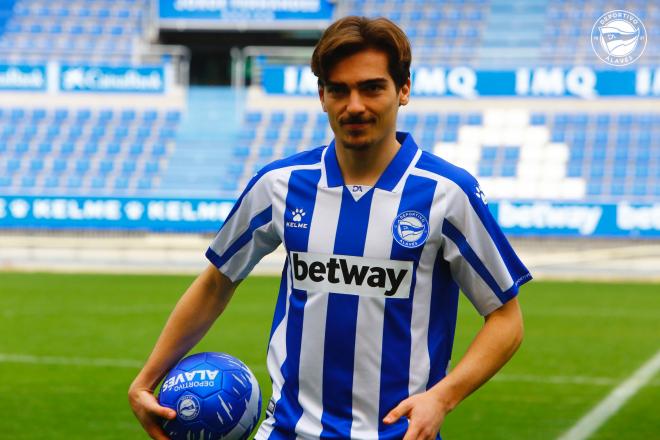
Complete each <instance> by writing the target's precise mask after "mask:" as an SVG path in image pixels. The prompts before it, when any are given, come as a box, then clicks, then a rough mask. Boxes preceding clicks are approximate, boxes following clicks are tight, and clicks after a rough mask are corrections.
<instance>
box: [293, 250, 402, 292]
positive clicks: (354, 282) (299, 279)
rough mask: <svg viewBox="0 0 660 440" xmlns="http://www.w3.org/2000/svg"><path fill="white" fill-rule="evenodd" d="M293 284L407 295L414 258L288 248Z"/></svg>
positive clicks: (311, 289)
mask: <svg viewBox="0 0 660 440" xmlns="http://www.w3.org/2000/svg"><path fill="white" fill-rule="evenodd" d="M291 266H292V269H293V287H294V288H296V289H300V290H307V291H308V292H333V293H347V294H353V295H363V296H371V297H376V298H383V297H385V298H408V297H409V296H410V285H411V283H412V273H413V262H412V261H399V260H382V259H379V258H365V257H353V256H348V255H328V254H314V253H309V252H291Z"/></svg>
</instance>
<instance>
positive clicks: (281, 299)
mask: <svg viewBox="0 0 660 440" xmlns="http://www.w3.org/2000/svg"><path fill="white" fill-rule="evenodd" d="M288 270H289V259H288V258H287V259H286V260H284V268H283V269H282V277H281V278H280V290H279V292H278V294H277V303H276V304H275V312H274V313H273V324H272V326H271V328H270V336H269V337H268V343H269V344H270V341H271V340H272V339H273V333H275V329H276V328H277V327H278V326H279V325H280V323H281V322H282V320H283V319H284V315H285V314H286V295H287V291H288V284H289V283H288V277H287V273H288Z"/></svg>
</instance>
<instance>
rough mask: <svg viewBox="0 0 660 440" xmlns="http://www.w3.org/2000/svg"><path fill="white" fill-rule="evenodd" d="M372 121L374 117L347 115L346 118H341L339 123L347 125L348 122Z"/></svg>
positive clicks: (365, 122)
mask: <svg viewBox="0 0 660 440" xmlns="http://www.w3.org/2000/svg"><path fill="white" fill-rule="evenodd" d="M370 122H373V119H370V118H361V117H355V116H353V117H347V118H344V119H340V120H339V123H340V124H341V125H346V124H368V123H370Z"/></svg>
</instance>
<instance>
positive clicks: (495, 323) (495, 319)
mask: <svg viewBox="0 0 660 440" xmlns="http://www.w3.org/2000/svg"><path fill="white" fill-rule="evenodd" d="M522 338H523V319H522V313H521V311H520V305H519V304H518V299H517V298H515V297H514V298H513V299H511V300H509V301H508V302H506V303H505V304H504V305H503V306H502V307H500V308H499V309H496V310H495V311H493V312H491V313H490V314H488V315H487V316H486V318H485V323H484V325H483V327H482V328H481V330H479V333H477V335H476V337H475V338H474V340H473V341H472V343H471V344H470V347H468V349H467V351H466V352H465V355H464V356H463V358H462V359H461V360H460V362H459V363H458V364H457V365H456V367H454V369H453V370H452V371H451V372H450V373H449V374H447V376H445V378H444V379H442V380H441V381H440V382H438V383H437V384H435V385H434V386H433V387H432V388H430V389H429V390H428V391H426V392H424V393H420V394H416V395H414V396H411V397H409V398H407V399H405V400H404V401H402V402H401V403H400V404H399V405H398V406H397V407H396V408H394V409H393V410H392V411H390V412H389V414H387V416H385V418H384V419H383V421H384V422H385V423H387V424H390V423H394V422H396V421H397V420H398V419H399V418H401V417H403V416H405V417H407V418H408V420H409V425H408V431H407V432H406V435H405V437H404V438H403V440H418V439H435V438H436V436H437V434H438V431H439V430H440V426H442V423H443V421H444V419H445V416H446V415H447V414H448V413H449V412H450V411H451V410H453V409H454V408H455V407H456V405H458V404H459V403H460V402H461V401H462V400H463V399H465V398H466V397H467V396H468V395H470V393H472V392H473V391H474V390H476V389H477V388H479V387H480V386H481V385H483V384H484V383H485V382H486V381H487V380H488V379H490V378H491V377H492V376H493V375H494V374H495V373H497V372H498V371H499V370H500V369H501V368H502V367H503V366H504V364H506V363H507V361H508V360H509V359H511V356H513V354H514V353H515V352H516V350H517V349H518V347H519V346H520V343H521V342H522Z"/></svg>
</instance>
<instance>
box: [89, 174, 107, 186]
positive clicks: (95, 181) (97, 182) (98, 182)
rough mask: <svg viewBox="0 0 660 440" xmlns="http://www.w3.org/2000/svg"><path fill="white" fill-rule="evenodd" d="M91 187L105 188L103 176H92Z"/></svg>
mask: <svg viewBox="0 0 660 440" xmlns="http://www.w3.org/2000/svg"><path fill="white" fill-rule="evenodd" d="M91 186H92V188H94V189H101V188H105V178H104V177H102V176H94V177H93V178H92V185H91Z"/></svg>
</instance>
